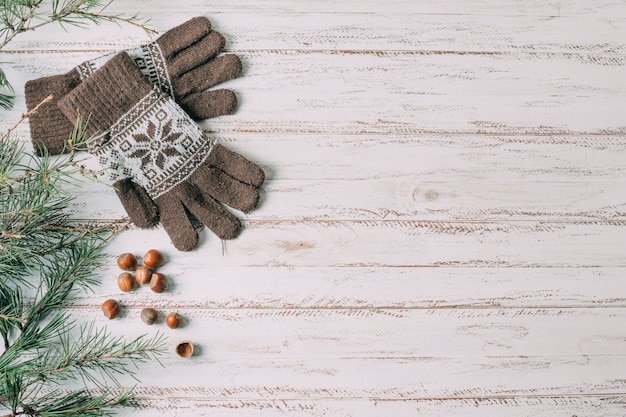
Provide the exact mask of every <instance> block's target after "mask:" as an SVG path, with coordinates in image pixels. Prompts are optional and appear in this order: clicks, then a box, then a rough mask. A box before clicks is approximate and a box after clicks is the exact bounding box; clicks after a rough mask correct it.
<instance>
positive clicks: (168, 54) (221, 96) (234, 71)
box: [25, 17, 241, 155]
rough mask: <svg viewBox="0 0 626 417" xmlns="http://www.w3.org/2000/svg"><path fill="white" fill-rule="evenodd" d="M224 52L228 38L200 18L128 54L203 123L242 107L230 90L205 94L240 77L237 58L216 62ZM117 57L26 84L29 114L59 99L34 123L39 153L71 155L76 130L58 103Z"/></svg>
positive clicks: (36, 116) (226, 57) (32, 120)
mask: <svg viewBox="0 0 626 417" xmlns="http://www.w3.org/2000/svg"><path fill="white" fill-rule="evenodd" d="M223 48H224V37H223V36H222V35H221V34H219V33H218V32H216V31H212V30H211V23H210V22H209V20H208V19H207V18H205V17H195V18H193V19H191V20H189V21H187V22H186V23H183V24H182V25H180V26H177V27H175V28H173V29H170V30H169V31H167V32H165V33H164V34H163V35H162V36H160V37H159V38H158V39H157V40H156V41H154V42H151V43H148V44H145V45H142V46H140V47H137V48H134V49H129V50H127V51H126V52H127V53H128V54H129V55H130V56H131V57H132V58H133V59H134V60H135V62H136V64H137V65H138V66H139V67H140V68H141V70H142V72H143V73H144V74H145V75H146V76H147V77H148V78H149V79H150V81H152V83H153V84H154V85H157V86H158V87H160V88H161V90H163V91H164V92H165V93H167V94H169V95H170V96H172V97H174V99H175V100H176V101H177V102H178V103H179V104H180V106H181V107H182V108H183V109H185V111H187V112H188V113H189V115H191V117H193V118H195V119H196V120H200V119H208V118H211V117H216V116H221V115H225V114H231V113H232V112H233V111H234V109H235V106H236V104H237V99H236V97H235V95H234V93H233V92H232V91H230V90H223V89H222V90H214V91H204V90H206V89H208V88H211V87H213V86H215V85H217V84H220V83H222V82H225V81H228V80H230V79H233V78H236V77H237V76H238V75H239V73H240V72H241V61H240V60H239V58H238V57H237V56H236V55H233V54H227V55H222V56H220V57H217V56H218V54H219V53H220V52H221V51H222V49H223ZM116 54H117V52H115V53H110V54H106V55H104V56H101V57H99V58H95V59H93V60H90V61H86V62H84V63H82V64H80V65H79V66H77V67H75V68H73V69H72V70H70V71H69V72H67V73H65V74H62V75H55V76H51V77H44V78H39V79H36V80H31V81H28V82H27V83H26V86H25V95H26V106H27V108H28V110H32V109H33V108H34V107H35V106H36V105H37V104H39V103H40V102H41V101H42V100H43V99H44V98H45V97H47V96H48V95H50V94H52V95H54V98H53V99H52V100H51V101H49V102H48V103H46V104H44V105H43V106H41V107H40V108H39V110H38V111H37V112H36V113H34V114H33V115H32V116H30V118H29V121H30V132H31V138H32V141H33V147H34V148H35V152H36V153H37V154H39V155H42V154H43V153H44V152H47V153H49V154H51V155H56V154H59V153H63V152H66V151H67V145H66V141H67V139H68V138H69V136H70V133H71V132H72V128H73V126H72V123H70V121H69V120H68V119H67V118H66V117H65V115H63V114H62V113H61V111H60V110H59V108H58V107H57V102H58V101H59V100H60V99H61V98H62V97H63V96H64V95H65V94H67V93H69V92H70V91H71V90H72V89H74V88H75V87H76V86H77V85H79V84H80V83H81V81H83V80H84V79H85V78H87V77H88V76H89V75H90V74H92V73H93V72H94V71H95V70H96V69H98V68H99V67H101V66H102V65H104V64H105V63H106V62H107V61H108V60H109V59H111V58H112V57H113V56H115V55H116ZM216 57H217V58H216Z"/></svg>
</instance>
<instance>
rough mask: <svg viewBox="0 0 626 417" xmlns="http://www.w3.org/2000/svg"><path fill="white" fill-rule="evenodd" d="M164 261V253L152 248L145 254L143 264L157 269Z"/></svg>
mask: <svg viewBox="0 0 626 417" xmlns="http://www.w3.org/2000/svg"><path fill="white" fill-rule="evenodd" d="M162 263H163V254H162V253H161V252H159V251H158V250H156V249H150V250H149V251H148V252H146V254H145V255H144V256H143V264H144V265H145V266H147V267H148V268H151V269H155V268H156V267H158V266H159V265H161V264H162Z"/></svg>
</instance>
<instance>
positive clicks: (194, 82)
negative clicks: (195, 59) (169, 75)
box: [172, 54, 241, 97]
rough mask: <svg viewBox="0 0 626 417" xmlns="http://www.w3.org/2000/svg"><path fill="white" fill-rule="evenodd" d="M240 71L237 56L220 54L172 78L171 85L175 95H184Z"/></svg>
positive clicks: (223, 80) (239, 62) (209, 85)
mask: <svg viewBox="0 0 626 417" xmlns="http://www.w3.org/2000/svg"><path fill="white" fill-rule="evenodd" d="M240 73H241V60H240V59H239V57H238V56H237V55H234V54H228V55H222V56H220V57H218V58H215V59H213V60H211V61H209V62H207V63H206V64H204V65H200V66H199V67H196V68H194V69H193V70H191V71H189V72H187V73H185V74H183V75H182V76H181V77H179V78H178V79H174V80H173V82H172V86H173V87H174V92H175V94H176V96H177V97H186V96H188V95H189V94H192V93H197V92H200V91H203V90H206V89H207V88H211V87H213V86H215V85H217V84H220V83H223V82H226V81H228V80H232V79H233V78H237V77H238V76H239V74H240Z"/></svg>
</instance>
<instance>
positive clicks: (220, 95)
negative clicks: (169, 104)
mask: <svg viewBox="0 0 626 417" xmlns="http://www.w3.org/2000/svg"><path fill="white" fill-rule="evenodd" d="M178 104H180V106H181V107H182V108H183V110H185V112H187V114H188V115H189V116H191V117H192V118H193V119H195V120H204V119H210V118H212V117H218V116H224V115H227V114H232V113H233V112H234V111H235V107H237V96H236V95H235V93H233V92H232V91H231V90H224V89H222V90H209V91H202V92H200V93H195V94H190V95H188V96H187V97H185V98H184V99H182V100H178Z"/></svg>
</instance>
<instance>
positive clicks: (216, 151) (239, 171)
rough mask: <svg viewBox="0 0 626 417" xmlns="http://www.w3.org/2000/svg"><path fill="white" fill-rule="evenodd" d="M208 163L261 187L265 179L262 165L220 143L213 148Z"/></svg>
mask: <svg viewBox="0 0 626 417" xmlns="http://www.w3.org/2000/svg"><path fill="white" fill-rule="evenodd" d="M207 163H208V164H209V165H212V166H214V167H216V168H218V169H220V170H222V171H224V172H225V173H227V174H228V175H230V176H231V177H233V178H235V179H236V180H238V181H241V182H243V183H246V184H250V185H252V186H254V187H260V186H261V184H263V181H265V173H264V172H263V170H262V169H261V167H260V166H258V165H257V164H255V163H254V162H252V161H250V160H248V159H246V158H244V157H243V156H241V155H239V154H238V153H236V152H233V151H231V150H230V149H228V148H226V147H224V146H222V145H220V144H219V143H218V144H216V145H215V146H214V147H213V149H212V150H211V153H210V154H209V157H208V158H207Z"/></svg>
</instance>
